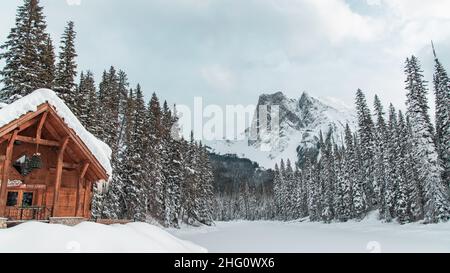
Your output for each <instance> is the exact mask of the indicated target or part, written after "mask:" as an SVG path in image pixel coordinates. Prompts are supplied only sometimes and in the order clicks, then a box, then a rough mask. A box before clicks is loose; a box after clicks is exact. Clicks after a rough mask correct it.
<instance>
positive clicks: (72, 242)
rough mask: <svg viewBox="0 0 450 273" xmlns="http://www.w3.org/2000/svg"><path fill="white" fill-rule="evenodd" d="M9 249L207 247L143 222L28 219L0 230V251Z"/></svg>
mask: <svg viewBox="0 0 450 273" xmlns="http://www.w3.org/2000/svg"><path fill="white" fill-rule="evenodd" d="M11 252H13V253H55V252H56V253H66V252H69V253H71V252H72V253H80V252H81V253H105V252H106V253H194V252H195V253H197V252H199V253H201V252H207V250H206V249H204V248H202V247H199V246H197V245H194V244H193V243H190V242H187V241H182V240H180V239H178V238H176V237H174V236H173V235H171V234H169V233H168V232H166V231H164V230H163V229H161V228H159V227H156V226H153V225H150V224H145V223H131V224H127V225H112V226H106V225H101V224H96V223H91V222H85V223H81V224H79V225H77V226H75V227H68V226H62V225H51V224H44V223H38V222H29V223H25V224H21V225H19V226H16V227H14V228H10V229H5V230H0V253H11Z"/></svg>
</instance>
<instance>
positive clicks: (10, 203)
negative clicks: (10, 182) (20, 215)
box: [6, 191, 19, 207]
mask: <svg viewBox="0 0 450 273" xmlns="http://www.w3.org/2000/svg"><path fill="white" fill-rule="evenodd" d="M18 198H19V193H18V192H16V191H10V192H8V197H7V199H6V206H7V207H14V206H17V199H18Z"/></svg>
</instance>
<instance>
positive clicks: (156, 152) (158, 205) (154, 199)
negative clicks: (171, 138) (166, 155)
mask: <svg viewBox="0 0 450 273" xmlns="http://www.w3.org/2000/svg"><path fill="white" fill-rule="evenodd" d="M161 118H162V113H161V106H160V104H159V100H158V97H157V96H156V94H155V93H153V95H152V98H151V100H150V102H149V105H148V107H147V118H146V121H147V128H146V129H147V130H146V131H147V143H146V155H147V157H148V158H151V160H148V162H147V163H148V164H147V169H148V173H149V174H150V181H149V182H150V188H149V189H148V194H149V195H150V200H149V201H150V202H149V212H150V214H151V215H152V216H153V217H154V218H155V219H157V220H158V221H159V222H161V223H162V222H163V220H164V207H165V204H164V195H165V186H164V184H163V180H164V177H163V165H162V164H163V162H162V151H163V149H162V142H161V141H162V139H161V137H162V128H161V122H162V121H161Z"/></svg>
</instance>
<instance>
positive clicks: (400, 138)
mask: <svg viewBox="0 0 450 273" xmlns="http://www.w3.org/2000/svg"><path fill="white" fill-rule="evenodd" d="M390 115H393V114H392V113H391V114H390ZM397 120H398V121H397V128H396V131H397V138H396V143H397V158H396V162H395V165H396V167H395V168H396V172H397V174H396V176H397V179H398V187H397V195H396V207H395V211H396V215H397V219H398V221H399V222H400V223H407V222H410V221H413V219H412V217H411V212H410V210H411V201H412V200H411V199H412V196H411V193H412V191H413V188H412V186H413V185H414V184H413V183H414V180H412V181H410V180H409V177H408V175H409V174H408V173H407V172H408V171H409V170H408V164H409V162H408V129H407V127H406V122H405V119H404V117H403V114H402V112H401V111H399V112H398V117H397Z"/></svg>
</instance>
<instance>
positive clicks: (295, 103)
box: [207, 92, 356, 168]
mask: <svg viewBox="0 0 450 273" xmlns="http://www.w3.org/2000/svg"><path fill="white" fill-rule="evenodd" d="M265 105H266V106H269V107H268V108H269V109H273V106H278V107H279V130H265V129H264V128H261V126H259V124H260V123H262V122H264V119H263V121H262V122H261V119H260V117H259V115H258V114H255V115H254V118H253V122H252V125H251V127H250V128H248V129H247V130H246V131H245V132H242V134H244V135H245V137H244V140H238V141H232V140H223V141H220V140H219V141H211V142H208V143H207V145H208V146H209V147H210V148H211V152H214V153H216V154H235V155H237V156H239V157H242V158H248V159H250V160H252V161H254V162H256V163H258V164H259V165H260V166H261V167H264V168H273V167H274V165H275V163H277V162H279V161H280V160H281V159H285V160H286V159H290V160H291V161H292V162H296V161H297V160H298V159H299V157H300V158H302V155H305V154H309V153H314V152H316V153H317V144H318V141H319V134H320V131H322V133H323V134H324V137H325V136H326V135H327V134H329V133H332V135H333V138H334V139H335V141H336V142H337V143H338V144H341V143H342V139H343V135H344V129H345V125H346V123H348V124H349V125H350V127H351V128H352V129H354V128H356V114H355V111H354V110H353V109H352V108H350V107H348V106H346V105H345V104H344V103H342V102H340V101H338V100H336V99H333V98H326V99H325V98H320V99H319V98H315V97H313V96H310V95H309V94H308V93H306V92H305V93H303V94H302V95H301V96H300V98H299V99H292V98H288V97H286V96H285V95H284V94H283V93H281V92H278V93H274V94H264V95H261V96H260V97H259V100H258V104H257V108H256V109H260V108H259V107H260V106H265ZM271 118H272V117H270V116H269V117H268V119H267V120H269V122H268V123H270V120H271ZM269 128H270V127H269ZM253 135H255V136H257V137H256V138H255V137H252V136H253Z"/></svg>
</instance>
